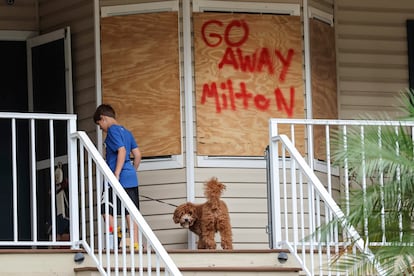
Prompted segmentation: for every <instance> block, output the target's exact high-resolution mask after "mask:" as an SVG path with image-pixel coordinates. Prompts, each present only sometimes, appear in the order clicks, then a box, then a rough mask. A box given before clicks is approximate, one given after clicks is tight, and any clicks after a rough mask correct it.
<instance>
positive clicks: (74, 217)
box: [67, 116, 79, 249]
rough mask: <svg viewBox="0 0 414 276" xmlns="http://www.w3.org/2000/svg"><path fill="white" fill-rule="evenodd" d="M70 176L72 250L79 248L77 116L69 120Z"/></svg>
mask: <svg viewBox="0 0 414 276" xmlns="http://www.w3.org/2000/svg"><path fill="white" fill-rule="evenodd" d="M67 131H68V174H69V218H70V241H71V244H72V249H78V248H79V206H78V200H77V199H78V154H77V139H76V138H74V137H73V136H72V134H74V133H75V132H76V116H74V118H72V119H70V120H68V124H67Z"/></svg>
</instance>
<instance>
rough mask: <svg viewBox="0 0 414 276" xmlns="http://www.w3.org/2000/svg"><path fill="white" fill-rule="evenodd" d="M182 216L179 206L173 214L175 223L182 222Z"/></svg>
mask: <svg viewBox="0 0 414 276" xmlns="http://www.w3.org/2000/svg"><path fill="white" fill-rule="evenodd" d="M180 217H181V212H180V210H179V209H178V208H176V209H175V211H174V215H173V220H174V222H175V223H178V222H180Z"/></svg>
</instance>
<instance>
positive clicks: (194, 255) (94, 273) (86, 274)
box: [75, 250, 301, 276]
mask: <svg viewBox="0 0 414 276" xmlns="http://www.w3.org/2000/svg"><path fill="white" fill-rule="evenodd" d="M168 253H169V255H170V256H171V258H172V259H173V261H174V262H175V263H176V264H177V266H178V269H179V270H180V271H181V272H182V274H183V275H184V276H195V275H197V276H213V275H229V276H232V275H252V276H255V275H257V276H262V275H263V276H265V275H286V276H290V275H291V276H296V275H299V272H300V271H301V268H300V267H299V265H298V264H297V263H296V261H295V260H294V259H293V257H292V256H290V255H289V253H287V252H286V251H282V250H230V251H223V250H170V251H168ZM280 253H282V254H286V256H287V257H288V259H287V260H286V261H284V262H280V261H279V260H278V257H279V254H280ZM128 270H129V269H128ZM75 272H76V275H77V276H98V275H99V272H98V270H97V269H96V268H95V267H87V266H84V267H78V268H75Z"/></svg>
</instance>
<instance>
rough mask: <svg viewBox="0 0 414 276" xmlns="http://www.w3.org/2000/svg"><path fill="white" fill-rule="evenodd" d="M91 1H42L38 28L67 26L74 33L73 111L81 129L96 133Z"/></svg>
mask: <svg viewBox="0 0 414 276" xmlns="http://www.w3.org/2000/svg"><path fill="white" fill-rule="evenodd" d="M93 18H94V17H93V1H92V0H73V1H65V0H58V1H57V0H40V1H39V29H40V33H47V32H50V31H53V30H56V29H59V28H64V27H66V26H69V27H70V30H71V35H72V36H71V42H72V74H73V94H74V109H75V113H77V115H78V119H79V120H78V129H80V130H86V131H88V132H89V133H91V134H92V133H93V132H94V131H95V126H94V124H93V122H92V120H91V119H90V118H91V116H92V113H93V111H94V110H95V107H96V99H95V98H96V96H95V95H96V92H95V48H94V47H95V46H94V43H95V41H94V21H93Z"/></svg>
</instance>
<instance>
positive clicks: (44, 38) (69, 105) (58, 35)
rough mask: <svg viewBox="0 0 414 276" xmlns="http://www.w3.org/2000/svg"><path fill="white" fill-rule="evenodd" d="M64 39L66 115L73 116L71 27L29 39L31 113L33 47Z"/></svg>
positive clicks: (30, 109)
mask: <svg viewBox="0 0 414 276" xmlns="http://www.w3.org/2000/svg"><path fill="white" fill-rule="evenodd" d="M60 39H64V41H65V43H64V47H65V81H66V113H69V114H73V112H74V108H73V85H72V54H71V40H70V27H66V28H62V29H59V30H56V31H52V32H50V33H46V34H42V35H39V36H36V37H31V38H29V39H27V83H28V93H29V94H28V99H29V103H28V106H29V112H33V75H32V62H31V61H32V51H31V49H32V48H33V47H36V46H39V45H42V44H46V43H49V42H52V41H56V40H60Z"/></svg>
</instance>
